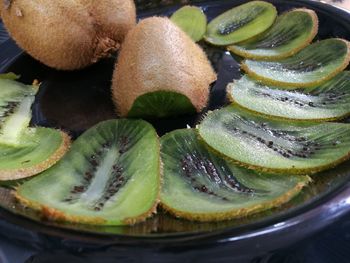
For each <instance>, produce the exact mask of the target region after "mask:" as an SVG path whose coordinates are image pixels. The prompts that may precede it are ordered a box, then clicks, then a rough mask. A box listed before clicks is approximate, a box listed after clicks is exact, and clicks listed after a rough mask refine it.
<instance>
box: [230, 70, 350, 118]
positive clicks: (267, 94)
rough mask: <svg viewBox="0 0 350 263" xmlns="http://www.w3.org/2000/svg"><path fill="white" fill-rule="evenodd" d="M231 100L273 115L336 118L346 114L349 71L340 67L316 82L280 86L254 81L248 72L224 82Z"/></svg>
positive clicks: (349, 99)
mask: <svg viewBox="0 0 350 263" xmlns="http://www.w3.org/2000/svg"><path fill="white" fill-rule="evenodd" d="M227 93H228V97H229V98H230V100H231V101H232V102H235V103H237V104H239V105H240V106H241V107H244V108H246V109H248V110H251V111H254V112H256V113H261V114H265V115H269V116H273V117H277V118H283V119H296V120H315V121H325V120H328V121H330V120H337V119H342V118H345V117H346V116H348V115H349V114H350V72H349V71H343V72H341V73H339V74H338V75H337V76H335V77H334V78H332V79H330V80H328V81H326V82H325V83H323V84H321V85H320V86H316V87H312V88H299V89H294V90H290V89H283V88H281V87H275V86H268V85H264V84H262V83H259V82H256V81H254V80H252V79H251V78H249V77H248V76H243V77H242V78H241V79H240V80H237V81H235V82H233V83H230V84H229V85H228V86H227Z"/></svg>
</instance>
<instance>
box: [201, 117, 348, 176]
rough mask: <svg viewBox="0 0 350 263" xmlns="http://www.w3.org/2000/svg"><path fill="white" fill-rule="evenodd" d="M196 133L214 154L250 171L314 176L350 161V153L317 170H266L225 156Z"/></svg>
mask: <svg viewBox="0 0 350 263" xmlns="http://www.w3.org/2000/svg"><path fill="white" fill-rule="evenodd" d="M212 112H213V111H209V112H208V113H207V114H206V115H205V116H203V117H202V120H203V119H204V118H205V117H206V116H208V115H209V114H211V113H212ZM202 120H201V121H202ZM195 131H196V133H197V138H198V140H200V141H202V142H203V143H204V144H205V145H206V146H207V147H208V148H209V149H210V150H211V151H213V152H214V153H216V154H217V155H219V156H220V157H221V158H223V159H225V160H226V161H228V162H231V163H233V164H236V165H239V166H241V167H244V168H247V169H250V170H256V171H259V172H263V173H271V174H281V175H282V176H283V174H295V175H312V174H315V173H318V172H322V171H324V170H328V169H331V168H334V167H336V166H337V165H339V164H341V163H343V162H345V161H347V160H349V159H350V152H348V154H347V155H345V156H343V157H342V158H339V159H338V160H335V161H334V162H333V163H331V164H327V165H322V166H318V167H316V168H307V169H297V168H295V167H292V168H289V169H287V168H286V169H281V168H276V169H274V168H266V167H262V166H258V165H253V164H249V163H244V162H241V161H238V160H235V159H232V158H230V157H229V156H226V155H225V154H223V153H221V152H219V151H218V150H216V149H214V148H213V147H212V146H211V145H209V144H207V143H206V141H205V140H204V139H203V138H202V136H201V135H200V133H199V130H198V127H196V129H195Z"/></svg>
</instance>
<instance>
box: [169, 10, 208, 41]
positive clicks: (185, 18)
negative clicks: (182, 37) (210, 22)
mask: <svg viewBox="0 0 350 263" xmlns="http://www.w3.org/2000/svg"><path fill="white" fill-rule="evenodd" d="M170 20H171V21H173V22H174V23H175V24H176V25H177V26H178V27H180V28H181V29H182V30H183V31H184V32H185V33H187V35H189V36H190V37H191V38H192V39H193V41H195V42H198V41H199V40H201V39H202V38H203V36H204V34H205V31H206V29H207V17H206V16H205V14H204V13H203V11H202V9H200V8H199V7H196V6H184V7H182V8H180V9H179V10H177V11H176V12H175V13H174V14H173V15H172V16H171V17H170Z"/></svg>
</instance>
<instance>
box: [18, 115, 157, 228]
mask: <svg viewBox="0 0 350 263" xmlns="http://www.w3.org/2000/svg"><path fill="white" fill-rule="evenodd" d="M159 188H160V158H159V142H158V137H157V134H156V131H155V130H154V128H153V127H152V126H151V125H150V124H149V123H147V122H145V121H143V120H126V119H120V120H108V121H104V122H101V123H99V124H97V125H95V126H94V127H92V128H90V129H89V130H87V131H86V132H85V133H83V135H81V136H80V137H79V138H78V139H77V140H76V141H75V142H74V143H73V145H72V147H71V149H70V151H69V152H68V153H67V154H66V156H65V157H64V158H63V159H62V160H61V161H60V162H59V163H58V164H57V165H55V166H54V167H52V168H51V169H49V170H47V171H45V172H44V173H42V174H40V175H38V176H36V177H34V178H33V179H31V180H28V181H27V182H25V183H23V184H22V185H20V186H19V187H18V188H17V191H16V194H15V195H16V197H17V199H18V200H19V201H20V202H22V203H23V204H25V205H27V206H28V207H30V208H33V209H35V210H39V212H40V213H41V214H42V216H43V217H45V218H47V219H50V220H57V221H69V222H74V223H84V224H100V225H126V224H134V223H136V222H139V221H143V220H145V219H146V218H147V217H149V216H151V215H152V213H153V212H155V211H156V206H157V202H158V193H159ZM47 193H50V195H47Z"/></svg>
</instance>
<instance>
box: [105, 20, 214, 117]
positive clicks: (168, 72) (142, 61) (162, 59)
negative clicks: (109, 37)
mask: <svg viewBox="0 0 350 263" xmlns="http://www.w3.org/2000/svg"><path fill="white" fill-rule="evenodd" d="M154 61H157V63H154ZM215 80H216V74H215V72H214V70H213V69H212V67H211V65H210V62H209V61H208V59H207V57H206V55H205V53H204V51H203V50H202V49H201V48H200V47H199V46H198V45H197V44H196V43H195V42H193V40H192V39H191V38H190V37H189V36H187V35H186V34H185V33H184V32H183V31H182V30H180V29H179V28H178V27H177V26H176V25H175V24H173V22H171V21H170V20H169V19H168V18H164V17H151V18H146V19H144V20H142V21H141V22H140V23H139V24H138V25H137V26H136V27H135V28H133V29H132V30H131V31H130V32H129V33H128V35H127V37H126V39H125V41H124V43H123V45H122V48H121V51H120V53H119V56H118V61H117V63H116V67H115V71H114V74H113V81H112V82H113V83H112V94H113V101H114V103H115V106H116V108H117V112H118V113H119V114H120V115H121V116H127V114H128V112H129V110H130V109H131V107H132V105H133V103H134V101H135V100H136V99H137V98H138V97H139V96H141V95H144V94H146V93H149V92H154V91H170V92H177V93H180V94H183V95H185V96H186V97H187V98H189V99H190V101H191V102H192V104H193V106H194V107H195V109H196V110H197V111H201V110H202V109H203V108H204V107H205V106H206V104H207V102H208V97H209V86H210V84H211V83H212V82H214V81H215Z"/></svg>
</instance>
